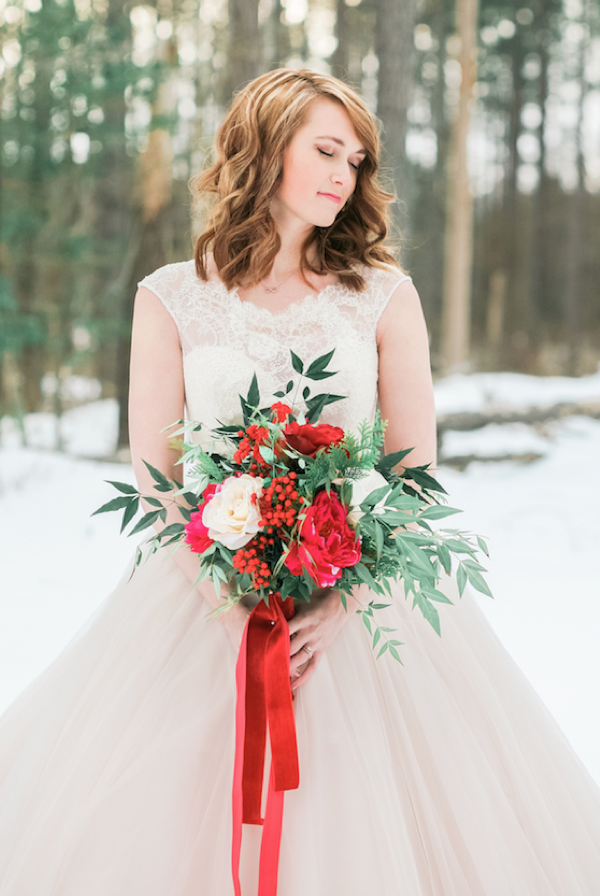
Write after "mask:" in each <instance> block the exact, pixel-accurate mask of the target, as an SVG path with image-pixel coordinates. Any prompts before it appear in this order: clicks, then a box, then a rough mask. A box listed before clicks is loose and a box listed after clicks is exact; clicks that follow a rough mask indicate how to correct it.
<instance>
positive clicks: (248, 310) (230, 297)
mask: <svg viewBox="0 0 600 896" xmlns="http://www.w3.org/2000/svg"><path fill="white" fill-rule="evenodd" d="M208 282H211V283H214V284H215V286H217V288H218V289H219V291H220V292H221V293H222V294H223V296H224V298H225V299H226V301H228V302H229V303H230V304H231V305H235V306H236V307H237V308H238V309H239V310H240V311H241V312H242V313H243V314H251V315H252V316H253V317H255V318H257V317H258V318H259V317H263V318H267V319H270V320H278V319H283V318H286V317H288V316H290V317H297V316H298V315H301V314H302V313H303V312H304V311H306V309H307V308H311V307H312V308H314V307H315V306H316V305H319V304H322V302H323V299H326V300H327V299H330V298H331V297H332V296H335V295H336V293H337V292H338V290H342V291H347V290H348V287H347V286H344V284H343V283H341V282H340V281H338V282H337V283H328V284H327V286H324V287H323V289H321V290H319V291H318V292H316V293H312V292H309V293H307V295H305V296H304V297H303V298H301V299H296V301H295V302H290V304H289V305H286V307H285V308H283V309H282V310H281V311H271V309H270V308H265V307H263V306H261V305H256V304H255V303H254V302H252V301H251V300H250V299H241V298H240V295H239V287H237V286H234V287H233V289H227V287H226V286H225V284H224V283H223V281H222V280H218V279H216V280H211V281H208Z"/></svg>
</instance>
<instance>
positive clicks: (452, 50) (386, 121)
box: [0, 0, 600, 444]
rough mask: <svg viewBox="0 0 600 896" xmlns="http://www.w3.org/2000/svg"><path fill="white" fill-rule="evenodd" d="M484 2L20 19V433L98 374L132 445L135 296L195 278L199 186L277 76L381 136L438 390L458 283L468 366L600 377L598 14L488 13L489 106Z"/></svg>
mask: <svg viewBox="0 0 600 896" xmlns="http://www.w3.org/2000/svg"><path fill="white" fill-rule="evenodd" d="M471 2H472V0H151V2H148V3H145V4H143V5H141V4H140V5H135V3H132V2H128V3H126V2H123V0H0V19H1V27H0V76H1V78H2V108H1V115H0V142H1V150H2V151H1V153H0V268H1V270H0V402H1V405H0V412H1V413H19V412H20V411H24V410H28V411H33V410H37V409H39V408H41V407H47V408H53V409H54V410H57V411H59V412H60V409H61V405H62V403H63V401H65V400H68V390H66V384H67V383H68V382H69V381H71V379H72V376H73V375H74V374H75V375H77V374H80V375H81V376H82V377H84V378H92V379H94V380H97V381H99V382H100V383H101V384H102V394H103V395H104V396H115V397H118V398H119V400H120V402H121V408H122V411H123V413H122V422H121V443H122V444H125V443H126V440H127V433H126V426H125V422H126V421H125V410H126V402H125V396H126V391H127V363H128V361H127V351H128V340H129V329H130V321H131V311H132V302H133V296H134V294H135V288H136V283H137V281H138V280H139V279H141V277H142V276H143V275H144V274H145V273H147V272H149V271H151V270H154V269H155V268H156V267H158V266H160V265H162V264H165V263H168V262H170V261H177V260H181V259H185V258H189V257H190V256H191V251H192V245H193V234H194V228H195V227H197V224H194V222H193V220H192V217H191V215H190V194H189V188H188V181H189V178H190V177H191V176H192V175H193V174H194V173H196V172H197V171H198V170H199V169H200V168H201V167H202V165H203V164H205V162H206V159H207V155H208V153H209V152H210V146H211V143H212V137H213V135H214V132H215V130H216V127H217V125H218V123H219V120H220V119H221V117H222V115H223V113H224V110H225V108H226V107H227V104H228V102H229V101H230V98H231V94H232V92H233V91H234V90H236V89H239V87H240V86H241V85H242V84H243V83H245V82H246V81H247V80H248V79H250V78H252V77H254V75H256V74H259V73H260V72H262V71H266V70H268V69H269V68H273V67H276V66H280V65H288V66H291V67H296V68H297V67H301V66H306V67H308V68H316V69H318V70H321V71H331V73H332V74H334V75H337V76H338V77H343V78H345V79H346V80H348V81H349V82H350V83H351V84H353V85H354V86H355V87H356V88H357V89H358V90H359V91H361V93H362V94H363V96H364V97H365V99H366V101H367V103H368V104H369V105H370V107H371V108H372V109H373V111H374V112H376V114H377V115H378V116H379V118H380V120H381V123H382V132H383V139H384V154H383V158H382V166H383V174H384V176H385V177H386V180H387V183H388V184H389V185H393V188H394V189H395V190H396V192H397V194H398V202H397V203H396V205H395V207H394V218H395V226H396V227H397V228H400V229H401V230H402V231H403V233H404V246H403V262H404V264H405V266H406V267H408V269H409V270H410V272H411V273H412V275H413V278H414V280H415V283H416V285H417V287H418V289H419V291H420V293H421V296H422V299H423V304H424V307H425V311H426V315H427V319H428V323H429V327H430V331H431V336H432V352H433V359H434V365H435V367H436V369H437V370H438V371H441V370H443V369H444V365H445V364H447V362H448V360H449V359H448V358H447V357H444V355H447V354H448V351H447V350H446V351H445V352H444V351H443V346H444V345H445V344H446V345H447V344H448V343H447V340H448V338H449V337H448V333H449V327H450V322H453V323H456V321H457V320H458V318H457V314H456V312H451V313H450V315H448V314H446V316H445V317H444V315H443V313H442V309H443V304H444V294H445V293H446V295H448V290H449V289H450V285H451V283H452V282H454V283H455V286H454V290H455V294H456V295H457V296H458V299H459V300H461V299H462V300H465V302H464V303H463V304H464V306H465V307H470V310H469V313H468V315H467V317H466V319H465V321H464V324H463V333H462V338H463V340H466V342H465V345H466V346H467V348H468V359H469V363H470V364H471V366H474V367H477V368H506V367H509V368H512V369H520V370H526V371H530V372H539V373H551V372H553V373H554V372H564V373H572V374H578V373H583V372H589V371H590V370H592V369H594V367H595V366H596V365H597V364H598V361H599V360H600V295H599V288H598V283H599V282H600V253H598V250H597V244H598V233H599V228H600V0H523V4H524V5H523V6H521V5H519V4H517V3H512V2H509V0H503V2H501V0H480V7H479V11H478V18H477V24H476V29H475V30H476V34H475V37H476V58H473V59H472V69H470V70H471V71H472V72H473V73H475V72H476V78H475V79H474V83H473V86H472V90H471V88H470V86H469V85H466V82H465V78H467V79H468V75H469V71H467V69H466V68H465V66H466V65H467V63H466V62H465V58H464V49H465V47H464V44H465V37H464V36H463V37H462V39H461V35H460V33H459V31H460V22H461V14H463V13H464V12H465V10H466V9H467V7H468V5H469V3H471ZM461 85H462V94H461ZM467 86H468V87H469V89H468V91H466V87H467ZM465 91H466V92H465ZM469 92H470V93H472V98H471V99H470V100H469V97H468V93H469ZM461 96H462V99H461ZM461 104H462V105H461ZM465 116H466V118H465ZM465 120H468V121H469V129H468V141H467V143H466V145H467V150H468V153H467V155H468V188H467V178H466V177H464V176H463V178H462V180H461V179H460V178H457V177H456V171H457V168H456V158H457V155H456V154H457V145H458V144H457V142H456V140H457V130H456V128H457V125H458V122H459V121H463V122H464V121H465ZM461 141H462V143H461V144H460V145H462V146H463V151H464V147H465V142H466V141H465V135H464V133H463V135H462V137H461ZM463 167H464V166H463ZM448 197H451V198H450V200H449V201H448ZM469 205H470V206H471V207H472V216H473V222H474V223H473V226H472V227H470V226H469V225H467V231H471V233H472V237H473V246H472V262H471V264H470V265H469V264H468V261H467V265H468V267H470V274H469V275H468V276H467V279H466V281H465V279H464V275H463V280H462V282H463V283H465V282H466V284H467V285H466V286H461V285H460V283H461V281H460V280H455V281H453V279H452V278H453V276H454V275H453V274H452V271H453V265H454V263H455V262H456V263H457V264H458V266H459V267H460V258H461V257H462V258H465V257H466V258H467V259H468V255H469V250H468V249H467V255H466V256H461V255H460V252H464V246H465V244H464V241H463V242H462V243H456V242H455V240H456V238H457V237H458V230H457V227H456V223H455V216H456V214H457V213H458V211H459V209H460V208H462V207H467V206H469ZM463 231H464V225H463ZM448 235H449V236H448ZM460 246H462V249H461V248H460ZM457 253H458V254H457ZM463 265H464V261H463ZM454 269H456V265H454ZM469 284H470V292H471V297H472V298H471V302H470V306H469V303H468V301H466V300H467V299H468V295H467V293H468V286H469ZM447 307H450V306H448V305H447ZM444 331H445V333H444ZM469 333H470V335H469ZM81 382H82V383H84V382H85V380H82V381H81Z"/></svg>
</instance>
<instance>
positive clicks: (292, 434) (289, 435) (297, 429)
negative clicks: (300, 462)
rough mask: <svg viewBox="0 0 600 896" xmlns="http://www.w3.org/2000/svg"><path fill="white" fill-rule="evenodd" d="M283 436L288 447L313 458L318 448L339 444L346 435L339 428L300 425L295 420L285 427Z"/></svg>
mask: <svg viewBox="0 0 600 896" xmlns="http://www.w3.org/2000/svg"><path fill="white" fill-rule="evenodd" d="M283 434H284V436H285V437H286V439H287V442H288V445H290V446H291V447H292V448H294V450H295V451H299V452H300V454H305V455H306V456H307V457H314V456H315V454H316V453H317V451H318V450H319V448H329V446H330V445H335V444H336V442H341V441H342V439H343V438H344V436H345V435H346V433H345V432H344V430H343V429H340V427H339V426H330V425H329V424H328V423H315V424H313V423H304V424H303V425H300V423H297V422H296V421H295V420H293V421H292V422H291V423H289V424H288V425H287V426H286V428H285V429H284V431H283Z"/></svg>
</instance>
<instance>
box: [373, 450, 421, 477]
mask: <svg viewBox="0 0 600 896" xmlns="http://www.w3.org/2000/svg"><path fill="white" fill-rule="evenodd" d="M411 451H413V449H412V448H406V449H405V450H404V451H394V452H392V453H391V454H386V455H384V456H383V457H382V458H381V460H380V461H379V462H378V463H377V465H376V467H375V469H376V470H377V471H378V472H379V473H381V474H382V475H383V476H385V475H386V473H387V474H389V473H391V470H392V467H395V466H396V464H399V463H400V461H401V460H403V459H404V458H405V457H406V455H407V454H410V452H411Z"/></svg>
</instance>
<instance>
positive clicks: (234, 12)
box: [229, 0, 261, 94]
mask: <svg viewBox="0 0 600 896" xmlns="http://www.w3.org/2000/svg"><path fill="white" fill-rule="evenodd" d="M258 5H259V4H258V0H229V42H230V50H229V88H230V89H229V93H230V94H231V93H233V92H234V91H235V90H239V89H240V87H242V86H243V85H244V84H247V82H248V81H251V80H252V79H253V78H256V77H257V75H259V74H260V65H261V59H260V47H261V43H260V33H259V27H258Z"/></svg>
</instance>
